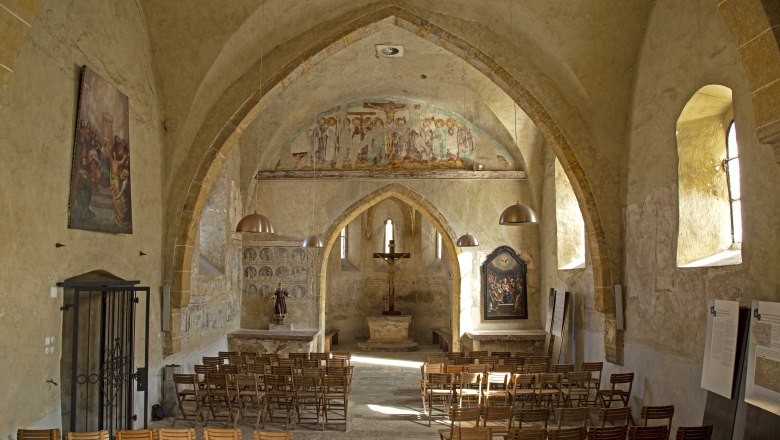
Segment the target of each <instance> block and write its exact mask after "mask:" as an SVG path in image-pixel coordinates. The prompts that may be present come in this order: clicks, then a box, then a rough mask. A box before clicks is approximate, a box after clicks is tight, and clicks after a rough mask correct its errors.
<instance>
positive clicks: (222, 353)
mask: <svg viewBox="0 0 780 440" xmlns="http://www.w3.org/2000/svg"><path fill="white" fill-rule="evenodd" d="M217 356H219V357H221V358H222V359H224V360H227V359H228V358H229V357H230V356H238V352H237V351H218V352H217Z"/></svg>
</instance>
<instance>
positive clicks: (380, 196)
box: [317, 183, 460, 350]
mask: <svg viewBox="0 0 780 440" xmlns="http://www.w3.org/2000/svg"><path fill="white" fill-rule="evenodd" d="M390 198H396V199H398V200H400V201H402V202H404V203H406V204H407V205H409V206H411V207H412V208H413V209H415V210H417V211H418V212H419V213H420V214H422V215H423V217H425V218H426V219H427V220H428V221H429V222H430V223H431V224H432V225H433V227H434V228H435V229H436V231H438V232H439V233H440V234H441V235H442V238H443V239H442V243H443V244H444V246H446V247H447V251H448V252H447V255H448V256H449V261H448V262H447V263H448V264H449V267H450V271H451V273H452V277H451V279H450V283H451V286H450V289H451V290H450V291H451V292H452V302H451V304H452V306H451V307H452V310H451V321H452V327H451V330H452V335H453V338H452V350H458V349H459V346H460V337H459V336H460V269H459V266H458V254H459V253H460V252H459V250H458V248H457V247H456V246H455V241H456V240H457V234H456V233H455V230H454V229H453V228H452V226H451V225H450V222H449V221H448V220H447V218H446V217H444V214H442V213H441V212H440V211H439V210H438V209H437V208H436V206H434V205H433V204H432V203H431V202H430V201H428V199H426V198H425V197H423V196H421V195H420V194H418V193H417V192H416V191H414V190H412V189H411V188H409V187H407V186H404V185H401V184H399V183H391V184H389V185H387V186H384V187H382V188H379V189H377V190H376V191H372V192H370V193H368V194H366V195H365V196H363V197H361V198H360V199H359V200H357V201H356V202H355V203H353V204H352V205H350V206H349V207H348V208H347V209H345V210H344V212H342V213H341V215H339V216H338V217H337V218H335V219H334V220H333V221H332V222H331V224H330V226H328V229H326V230H325V232H324V233H323V234H322V241H323V248H322V252H320V253H319V256H318V257H317V267H318V268H319V283H318V285H319V292H318V294H319V299H320V303H319V327H320V329H323V330H324V329H325V324H326V321H327V300H328V298H327V286H328V255H330V252H331V250H332V249H333V246H336V244H337V243H338V240H339V235H340V233H341V230H342V229H344V227H345V226H347V225H348V224H349V223H351V222H352V221H353V220H355V219H356V218H357V217H358V216H359V215H360V214H362V213H364V212H365V211H367V210H368V209H369V208H371V207H372V206H376V205H378V204H379V203H381V202H383V201H385V200H387V199H390ZM318 337H319V338H320V346H322V339H323V338H324V331H320V334H319V335H318Z"/></svg>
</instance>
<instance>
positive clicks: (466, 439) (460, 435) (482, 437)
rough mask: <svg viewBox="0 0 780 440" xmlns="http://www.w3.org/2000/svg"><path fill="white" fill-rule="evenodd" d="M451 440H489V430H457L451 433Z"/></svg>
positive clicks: (483, 428)
mask: <svg viewBox="0 0 780 440" xmlns="http://www.w3.org/2000/svg"><path fill="white" fill-rule="evenodd" d="M450 438H452V439H453V440H490V439H491V430H490V428H489V427H488V428H485V427H482V428H458V429H455V430H453V431H452V437H450Z"/></svg>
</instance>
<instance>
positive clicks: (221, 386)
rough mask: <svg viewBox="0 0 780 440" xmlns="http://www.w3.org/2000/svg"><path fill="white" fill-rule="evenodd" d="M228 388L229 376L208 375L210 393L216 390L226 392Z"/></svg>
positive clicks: (219, 374)
mask: <svg viewBox="0 0 780 440" xmlns="http://www.w3.org/2000/svg"><path fill="white" fill-rule="evenodd" d="M227 388H228V376H227V374H224V373H208V374H206V389H207V390H209V392H211V391H214V390H225V389H227Z"/></svg>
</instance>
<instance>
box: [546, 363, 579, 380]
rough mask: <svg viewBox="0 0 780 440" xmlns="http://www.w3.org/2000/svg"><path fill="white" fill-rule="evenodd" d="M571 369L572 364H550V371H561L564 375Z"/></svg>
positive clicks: (572, 369) (571, 370)
mask: <svg viewBox="0 0 780 440" xmlns="http://www.w3.org/2000/svg"><path fill="white" fill-rule="evenodd" d="M573 371H574V365H572V364H554V365H550V373H561V374H563V376H564V377H565V376H566V375H567V374H569V373H571V372H573Z"/></svg>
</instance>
